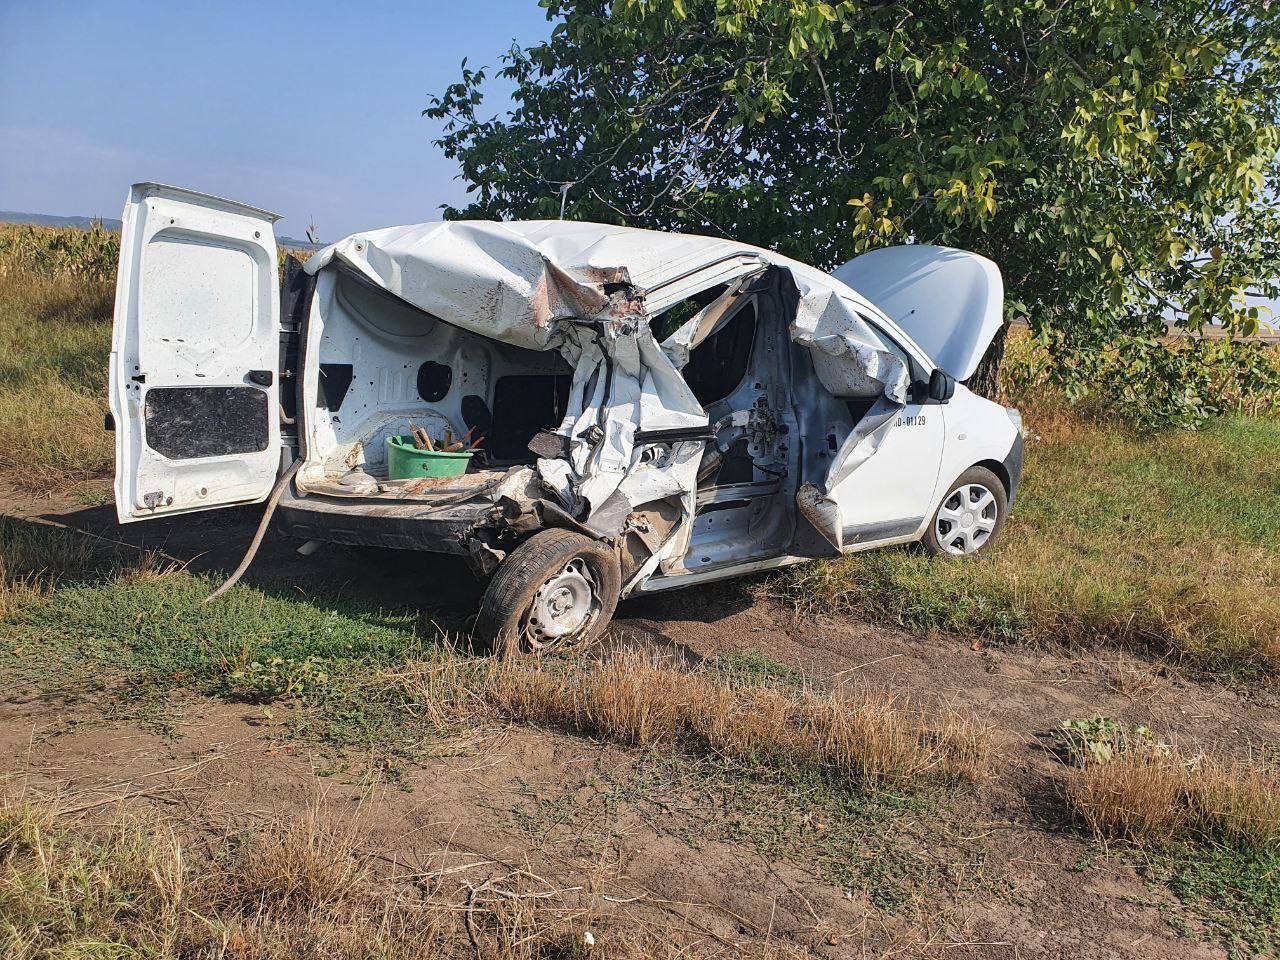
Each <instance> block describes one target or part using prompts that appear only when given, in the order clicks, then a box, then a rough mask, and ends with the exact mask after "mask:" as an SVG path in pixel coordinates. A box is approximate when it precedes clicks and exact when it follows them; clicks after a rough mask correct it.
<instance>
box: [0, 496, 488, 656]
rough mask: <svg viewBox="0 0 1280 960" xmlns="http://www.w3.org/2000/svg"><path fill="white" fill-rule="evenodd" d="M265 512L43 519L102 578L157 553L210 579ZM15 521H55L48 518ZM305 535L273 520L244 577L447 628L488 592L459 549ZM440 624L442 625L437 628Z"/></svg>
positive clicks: (355, 610) (157, 559)
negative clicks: (84, 549)
mask: <svg viewBox="0 0 1280 960" xmlns="http://www.w3.org/2000/svg"><path fill="white" fill-rule="evenodd" d="M260 517H261V507H245V508H231V509H228V510H225V511H220V512H218V513H216V514H209V513H202V514H192V515H190V516H179V517H174V518H172V519H157V520H151V521H147V522H146V523H137V524H124V525H121V524H118V523H117V522H116V517H115V510H114V508H113V507H111V506H110V505H107V506H100V507H86V508H83V509H80V510H74V511H72V512H59V513H48V514H44V515H41V516H40V517H39V519H41V520H45V521H48V523H49V524H53V525H56V526H57V527H61V528H63V529H65V530H67V531H69V532H71V533H72V534H77V535H80V536H83V537H84V538H86V539H87V540H88V541H89V542H90V543H91V544H92V545H93V547H94V549H95V552H96V553H97V554H98V555H99V558H100V562H98V563H95V564H94V565H93V566H92V567H91V569H90V571H89V572H88V573H87V574H86V575H85V576H80V577H76V579H79V580H86V579H87V580H89V581H90V582H97V583H102V582H106V581H109V580H111V579H112V578H113V577H115V576H117V575H119V574H120V573H121V572H122V571H127V570H130V569H136V568H137V567H138V564H139V563H140V562H141V561H142V560H143V558H144V557H146V556H147V555H148V554H151V555H152V556H153V558H154V559H153V562H154V563H157V564H158V565H159V566H161V567H176V568H180V569H182V570H185V571H186V572H188V573H191V574H195V575H200V576H204V577H206V578H207V579H208V580H209V583H210V585H211V588H212V587H213V586H216V585H217V583H218V582H219V581H220V580H221V579H222V578H225V577H227V576H230V575H231V573H232V571H234V570H235V568H236V566H237V565H238V564H239V563H240V561H241V559H242V558H243V556H244V552H245V550H246V549H248V547H249V543H250V541H251V540H252V538H253V534H254V531H255V530H256V529H257V525H258V521H259V519H260ZM10 522H11V523H12V524H16V525H18V526H22V525H28V526H30V527H33V528H35V527H39V528H42V529H44V530H46V531H47V530H48V529H49V528H48V526H46V525H45V524H40V523H36V522H33V521H30V520H22V519H11V520H10ZM302 543H303V541H301V540H297V539H294V538H292V537H287V536H284V535H283V534H281V533H279V532H277V531H275V530H274V529H272V530H269V531H268V533H267V536H266V537H265V539H264V540H263V543H262V547H261V549H259V551H258V554H257V556H256V557H255V558H254V561H253V563H252V565H251V566H250V567H249V570H248V571H247V572H246V573H245V575H244V578H243V580H242V581H241V582H242V583H244V584H246V585H248V586H251V587H254V588H255V589H258V590H261V591H262V592H264V593H266V594H269V595H272V596H277V597H282V598H289V599H295V600H296V599H299V598H300V597H306V596H315V597H316V598H317V601H316V602H317V603H323V602H329V601H332V600H333V599H334V598H340V599H341V600H342V606H343V608H344V612H349V613H352V614H354V615H357V616H362V617H364V616H370V617H373V618H375V619H377V618H378V617H379V616H380V615H381V614H384V613H385V612H388V611H403V612H413V613H416V614H418V615H419V616H421V617H422V618H423V619H424V620H427V621H429V622H430V623H431V624H432V625H434V626H436V627H438V628H439V630H440V631H444V632H445V633H448V634H452V635H456V634H458V633H460V632H462V631H464V630H465V628H466V627H467V626H468V620H469V619H470V618H471V617H472V616H473V615H474V613H475V611H476V609H477V607H478V606H479V602H480V593H481V589H482V585H481V584H479V583H478V582H477V581H476V580H475V578H474V577H473V576H472V575H471V574H470V572H469V571H468V570H467V568H466V566H465V565H464V564H463V563H462V561H461V560H460V559H457V558H453V557H446V556H439V555H434V554H426V553H419V552H415V551H406V550H392V549H387V548H378V547H346V546H341V545H338V544H323V545H321V547H320V548H319V549H318V550H316V551H315V552H314V553H312V554H311V555H310V556H301V555H299V553H298V548H299V547H300V546H302ZM429 632H431V633H434V632H437V631H434V630H432V631H429Z"/></svg>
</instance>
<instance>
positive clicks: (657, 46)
mask: <svg viewBox="0 0 1280 960" xmlns="http://www.w3.org/2000/svg"><path fill="white" fill-rule="evenodd" d="M542 2H543V6H545V7H546V8H547V13H548V17H549V19H550V20H552V21H553V22H554V23H555V27H554V30H553V32H552V35H551V37H550V39H549V40H547V41H546V42H545V43H541V44H537V45H535V46H532V47H529V48H524V49H522V48H519V47H513V48H512V50H511V51H510V53H509V54H508V55H507V56H506V57H505V58H504V63H503V65H502V66H501V68H500V71H499V72H500V74H501V76H502V77H504V78H505V79H506V80H507V81H510V82H513V83H514V86H515V90H514V106H513V108H512V109H511V110H510V111H509V112H508V113H507V114H506V115H504V116H501V117H485V116H483V115H482V103H483V99H482V98H483V90H484V88H485V83H486V71H484V70H472V69H469V68H467V66H466V63H465V61H464V63H463V71H462V76H461V78H460V80H459V81H458V82H457V83H455V84H453V85H451V86H450V87H449V88H448V89H447V90H445V91H444V93H443V94H441V95H440V96H438V97H436V98H433V99H432V101H431V103H430V105H429V106H428V108H427V110H426V111H424V113H426V114H428V115H430V116H433V117H438V118H443V119H445V121H446V126H445V132H444V135H443V136H442V138H441V139H440V140H439V141H438V143H439V145H440V146H441V147H443V149H444V151H445V153H446V154H447V155H449V156H450V157H454V158H456V159H457V160H459V161H460V164H461V168H462V172H463V176H464V177H465V179H466V180H468V181H469V183H470V186H469V188H468V189H470V190H471V191H472V192H473V194H474V199H473V201H472V202H471V203H470V204H469V205H468V206H466V207H465V208H463V209H448V210H446V215H447V216H450V217H460V216H466V217H489V218H499V219H502V218H516V217H556V216H558V215H559V212H560V207H561V202H562V200H563V201H564V202H565V207H566V214H565V215H566V216H567V217H569V218H572V219H582V220H599V221H605V222H616V223H627V224H632V225H636V226H646V227H655V228H665V229H680V230H685V231H691V232H705V233H712V234H720V235H725V236H732V237H735V238H737V239H740V240H744V241H748V242H752V243H757V244H760V245H762V246H766V247H771V248H774V249H777V250H779V251H781V252H783V253H786V254H788V255H790V256H793V257H796V258H798V259H801V260H806V261H809V262H812V263H814V264H816V265H819V266H826V267H831V266H834V265H836V264H838V263H840V262H842V261H844V260H846V259H848V258H849V257H851V256H853V255H855V254H856V253H858V252H861V251H863V250H866V249H869V248H871V247H875V246H880V245H886V244H892V243H903V242H909V241H916V242H927V243H940V244H945V245H949V246H957V247H963V248H966V249H970V250H975V251H977V252H980V253H984V254H986V255H988V256H990V257H992V258H993V259H994V260H996V261H997V262H998V263H999V264H1000V267H1001V269H1002V271H1003V273H1004V277H1005V283H1006V293H1007V298H1008V314H1009V317H1010V318H1013V317H1015V316H1023V317H1025V318H1026V319H1027V321H1028V322H1029V324H1030V325H1031V327H1032V329H1033V331H1034V332H1035V333H1036V335H1037V336H1038V337H1039V338H1040V339H1041V340H1042V342H1043V343H1044V344H1045V345H1046V346H1047V347H1048V348H1049V350H1050V352H1051V355H1052V356H1053V358H1054V360H1055V368H1054V369H1055V373H1056V375H1057V376H1058V377H1059V378H1060V379H1062V380H1063V381H1064V382H1073V383H1075V384H1076V385H1077V386H1088V385H1089V383H1090V382H1091V381H1092V380H1094V379H1096V378H1097V377H1099V376H1106V375H1112V376H1124V375H1126V374H1124V373H1123V370H1122V368H1115V369H1111V370H1110V373H1107V372H1105V371H1103V372H1100V371H1102V370H1103V365H1102V364H1101V361H1100V359H1099V358H1101V357H1104V356H1112V357H1114V356H1115V355H1116V351H1115V348H1116V347H1117V346H1119V347H1121V348H1122V350H1121V353H1123V354H1124V355H1125V356H1126V357H1128V358H1134V357H1140V355H1143V352H1144V351H1146V352H1147V353H1150V351H1153V350H1159V349H1162V346H1161V337H1162V335H1163V334H1164V332H1165V321H1166V319H1170V318H1172V319H1173V320H1174V321H1175V322H1177V323H1179V324H1181V325H1183V326H1186V327H1188V328H1190V329H1192V330H1199V329H1200V328H1201V327H1202V326H1203V325H1204V324H1205V323H1207V322H1210V321H1216V322H1221V323H1225V324H1227V325H1228V326H1229V327H1230V328H1231V329H1232V330H1233V331H1235V332H1239V333H1244V334H1248V333H1251V332H1252V331H1253V330H1254V329H1256V326H1257V323H1258V319H1259V313H1258V307H1257V306H1256V301H1255V302H1249V301H1247V300H1246V298H1245V293H1246V291H1255V292H1258V293H1262V294H1265V295H1269V296H1274V295H1275V293H1276V282H1275V278H1276V276H1277V274H1280V229H1278V228H1280V204H1278V203H1277V175H1278V174H1280V165H1278V163H1277V150H1278V149H1280V4H1275V5H1274V9H1273V6H1272V4H1271V3H1269V2H1253V3H1241V2H1236V0H1209V2H1205V0H917V2H911V3H907V2H894V0H844V2H823V0H614V2H612V3H610V2H607V0H542ZM562 191H567V195H564V196H562ZM995 359H996V360H998V355H997V357H996V358H995ZM980 376H981V377H982V378H983V379H985V380H986V382H987V383H988V384H994V369H993V368H991V367H990V366H989V367H988V368H987V369H986V370H983V371H980Z"/></svg>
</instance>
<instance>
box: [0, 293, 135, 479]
mask: <svg viewBox="0 0 1280 960" xmlns="http://www.w3.org/2000/svg"><path fill="white" fill-rule="evenodd" d="M113 296H114V289H113V287H112V286H111V285H110V284H109V283H107V282H106V281H101V280H86V279H84V278H82V277H78V276H70V275H45V274H37V273H28V272H24V271H9V272H0V476H3V477H4V478H5V479H7V480H9V481H10V482H11V483H14V484H17V485H18V486H19V487H21V488H22V489H24V490H26V491H28V492H30V493H34V494H49V493H84V492H85V491H86V490H87V488H88V484H89V482H90V481H93V480H98V479H101V478H102V477H104V476H105V475H106V474H107V473H108V472H109V471H110V469H111V465H112V462H113V457H114V446H113V441H112V437H111V434H110V433H108V432H106V431H105V430H104V429H103V416H104V415H105V413H106V412H107V401H106V397H107V364H106V359H107V352H108V350H109V345H110V340H111V319H110V318H111V304H112V298H113Z"/></svg>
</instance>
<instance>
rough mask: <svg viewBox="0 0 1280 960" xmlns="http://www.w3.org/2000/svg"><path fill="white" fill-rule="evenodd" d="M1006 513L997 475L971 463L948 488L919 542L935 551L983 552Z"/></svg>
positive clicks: (1007, 511)
mask: <svg viewBox="0 0 1280 960" xmlns="http://www.w3.org/2000/svg"><path fill="white" fill-rule="evenodd" d="M1008 513H1009V495H1008V494H1007V493H1006V492H1005V489H1004V484H1003V483H1001V482H1000V478H999V477H997V476H996V475H995V474H994V473H992V472H991V471H990V470H988V469H987V468H986V467H970V468H969V469H968V470H966V471H965V472H964V473H962V474H960V476H959V477H957V478H956V480H955V482H954V483H952V484H951V486H950V487H949V488H948V489H947V495H946V496H945V497H943V498H942V502H941V503H939V504H938V509H937V511H936V512H935V513H934V515H933V517H932V518H930V520H929V528H928V529H927V530H925V533H924V538H923V540H922V541H921V542H922V543H923V544H924V548H925V549H926V550H927V551H929V553H931V554H935V555H936V554H951V555H958V556H972V555H973V554H975V553H982V552H983V551H984V550H987V549H989V548H990V547H991V545H992V544H993V543H995V542H996V539H997V538H998V537H999V536H1000V531H1001V530H1002V529H1003V528H1004V521H1005V517H1006V516H1008Z"/></svg>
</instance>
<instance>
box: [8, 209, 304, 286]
mask: <svg viewBox="0 0 1280 960" xmlns="http://www.w3.org/2000/svg"><path fill="white" fill-rule="evenodd" d="M291 254H292V255H293V256H295V257H297V258H298V259H299V260H306V259H307V257H308V256H309V255H310V251H306V250H294V249H290V248H286V247H280V248H279V250H278V251H277V255H278V260H279V266H280V269H281V271H282V272H283V270H284V261H285V258H286V257H288V256H289V255H291ZM119 260H120V234H118V233H115V232H114V231H111V230H105V229H103V227H102V224H101V223H99V222H97V221H95V222H94V224H93V226H92V227H91V228H90V229H88V230H80V229H78V228H75V227H40V226H31V225H27V224H4V223H0V277H6V276H10V275H12V274H17V273H31V274H38V275H41V276H45V277H71V278H75V279H79V280H84V281H88V282H93V283H102V284H109V285H112V286H114V284H115V282H116V264H117V263H118V262H119Z"/></svg>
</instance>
